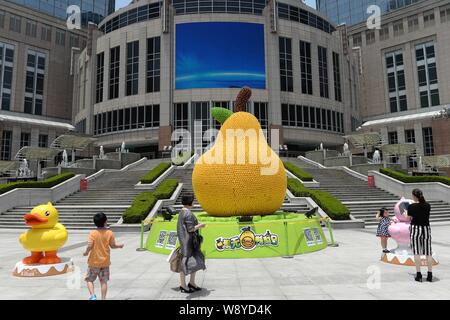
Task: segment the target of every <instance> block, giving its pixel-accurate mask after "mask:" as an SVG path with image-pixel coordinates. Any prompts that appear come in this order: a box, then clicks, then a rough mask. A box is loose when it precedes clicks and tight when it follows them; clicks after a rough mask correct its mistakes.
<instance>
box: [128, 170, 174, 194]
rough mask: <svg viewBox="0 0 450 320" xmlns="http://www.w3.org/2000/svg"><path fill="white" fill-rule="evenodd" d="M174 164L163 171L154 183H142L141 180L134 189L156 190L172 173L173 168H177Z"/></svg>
mask: <svg viewBox="0 0 450 320" xmlns="http://www.w3.org/2000/svg"><path fill="white" fill-rule="evenodd" d="M175 167H176V166H174V165H171V166H170V167H169V168H168V169H167V170H166V171H164V172H163V173H161V175H160V176H159V177H158V178H157V179H156V180H155V181H153V182H152V183H141V182H140V181H139V182H138V183H137V184H135V185H134V189H138V190H154V189H156V187H157V186H158V185H159V184H160V183H161V182H162V181H163V180H164V179H165V178H167V176H168V175H169V174H171V173H172V171H173V170H175Z"/></svg>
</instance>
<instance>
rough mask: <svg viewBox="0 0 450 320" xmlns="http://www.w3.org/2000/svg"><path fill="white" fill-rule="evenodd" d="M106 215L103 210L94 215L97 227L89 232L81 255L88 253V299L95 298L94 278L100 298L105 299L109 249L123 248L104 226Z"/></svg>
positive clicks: (109, 262)
mask: <svg viewBox="0 0 450 320" xmlns="http://www.w3.org/2000/svg"><path fill="white" fill-rule="evenodd" d="M107 220H108V219H107V217H106V215H105V214H104V213H103V212H99V213H97V214H95V215H94V223H95V225H96V226H97V229H95V230H92V231H91V233H90V234H89V239H88V246H87V248H86V251H85V252H84V253H83V256H87V255H89V258H88V266H89V267H88V270H87V274H86V278H85V280H86V283H87V287H88V289H89V294H90V297H89V300H97V296H96V295H95V292H94V281H95V279H97V277H98V279H99V280H100V285H101V290H102V300H105V299H106V292H107V290H108V280H109V266H110V264H111V259H110V257H111V252H110V251H111V250H110V248H112V249H117V248H123V244H116V239H115V237H114V233H113V232H112V231H111V230H110V229H109V228H107V227H106V222H107Z"/></svg>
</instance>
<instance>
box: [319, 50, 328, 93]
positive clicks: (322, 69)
mask: <svg viewBox="0 0 450 320" xmlns="http://www.w3.org/2000/svg"><path fill="white" fill-rule="evenodd" d="M318 56H319V85H320V86H319V87H320V96H321V97H324V98H329V92H328V90H329V89H328V58H327V49H326V48H324V47H321V46H318Z"/></svg>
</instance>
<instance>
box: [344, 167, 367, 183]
mask: <svg viewBox="0 0 450 320" xmlns="http://www.w3.org/2000/svg"><path fill="white" fill-rule="evenodd" d="M337 168H339V169H340V170H342V171H345V172H347V173H348V174H349V175H351V176H353V177H355V178H358V179H361V180H363V181H367V180H368V178H367V176H365V175H363V174H362V173H359V172H356V171H354V170H352V169H350V168H349V167H346V166H340V167H337Z"/></svg>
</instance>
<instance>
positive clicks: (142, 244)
mask: <svg viewBox="0 0 450 320" xmlns="http://www.w3.org/2000/svg"><path fill="white" fill-rule="evenodd" d="M145 250H146V249H145V248H144V221H141V245H140V247H139V248H137V249H136V251H145Z"/></svg>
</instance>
